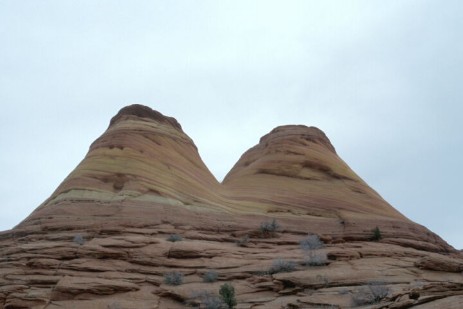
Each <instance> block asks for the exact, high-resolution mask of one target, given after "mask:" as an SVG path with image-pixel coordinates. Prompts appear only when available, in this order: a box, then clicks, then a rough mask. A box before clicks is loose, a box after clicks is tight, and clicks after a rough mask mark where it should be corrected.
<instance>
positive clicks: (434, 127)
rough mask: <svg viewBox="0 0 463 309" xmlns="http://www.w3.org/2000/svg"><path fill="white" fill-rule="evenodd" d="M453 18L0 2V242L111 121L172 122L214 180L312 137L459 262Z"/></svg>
mask: <svg viewBox="0 0 463 309" xmlns="http://www.w3.org/2000/svg"><path fill="white" fill-rule="evenodd" d="M462 12H463V2H461V1H457V0H456V1H425V0H419V1H407V0H400V1H372V0H368V1H347V0H340V1H327V0H323V1H322V0H320V1H287V0H285V1H269V0H265V1H248V0H247V1H236V0H234V1H216V0H214V1H132V0H131V1H115V0H108V1H102V0H99V1H95V0H91V1H83V0H79V1H77V0H76V1H62V0H56V1H16V0H2V1H1V2H0V102H1V112H0V147H1V148H0V150H1V151H0V168H1V170H0V171H1V173H0V230H5V229H9V228H12V227H13V226H14V225H16V224H18V223H19V222H20V221H21V220H22V219H23V218H25V217H26V216H27V215H28V214H29V213H30V212H32V211H33V210H34V209H35V208H36V207H37V206H38V205H39V204H41V203H42V202H43V201H44V200H45V199H46V198H47V197H48V196H49V195H50V194H51V193H52V192H53V191H54V189H55V188H56V187H57V186H58V185H59V183H60V182H61V181H62V180H63V179H64V178H65V177H66V176H67V175H68V174H69V173H70V172H71V171H72V170H73V169H74V168H75V167H76V165H77V164H78V163H79V162H80V161H81V160H82V159H83V157H84V156H85V154H86V152H87V150H88V147H89V146H90V143H91V142H93V141H94V140H95V139H96V138H97V137H98V136H100V135H101V134H102V133H103V132H104V130H105V129H106V128H107V126H108V124H109V120H110V118H111V117H112V116H113V115H114V114H116V113H117V111H118V110H119V109H120V108H121V107H123V106H125V105H129V104H133V103H140V104H145V105H148V106H150V107H152V108H153V109H156V110H158V111H160V112H162V113H163V114H165V115H169V116H173V117H175V118H176V119H177V120H178V121H179V122H180V123H181V125H182V126H183V129H184V131H185V132H186V133H187V134H188V135H189V136H190V137H191V138H192V139H193V140H194V141H195V143H196V145H197V146H198V148H199V151H200V154H201V156H202V158H203V160H204V161H205V163H206V164H207V165H208V167H209V168H210V170H211V171H212V173H213V174H214V175H215V176H216V177H217V178H218V179H219V180H221V179H222V178H223V177H224V176H225V174H226V173H227V172H228V171H229V169H230V168H231V167H232V166H233V165H234V163H235V162H236V161H237V160H238V158H239V157H240V156H241V154H242V153H243V152H244V151H246V150H247V149H248V148H250V147H252V146H253V145H255V144H256V143H258V140H259V138H260V137H261V136H262V135H264V134H266V133H268V132H269V131H270V130H271V129H272V128H274V127H276V126H278V125H283V124H305V125H309V126H310V125H313V126H317V127H319V128H320V129H322V130H323V131H325V133H326V134H327V135H328V137H329V138H330V139H331V142H332V143H333V145H334V146H335V148H336V149H337V152H338V154H339V155H340V156H341V158H343V159H344V160H345V161H346V162H347V163H348V164H349V165H350V166H351V168H352V169H353V170H354V171H356V172H357V174H359V175H360V176H361V177H362V178H363V179H364V180H365V181H367V182H368V183H369V184H370V185H371V186H372V187H373V188H374V189H375V190H377V191H378V192H379V193H380V194H381V195H382V196H383V197H384V198H385V199H386V200H387V201H389V202H390V203H391V204H392V205H393V206H394V207H395V208H397V209H398V210H399V211H400V212H402V213H403V214H405V215H406V216H407V217H409V218H410V219H412V220H414V221H415V222H417V223H420V224H422V225H425V226H426V227H428V228H430V229H431V230H432V231H434V232H436V233H437V234H439V235H440V236H442V237H443V238H444V239H445V240H447V241H448V242H449V243H450V244H451V245H453V246H455V247H456V248H463V233H462V232H463V225H462V218H463V207H462V203H461V195H462V193H461V192H462V191H461V190H462V189H463V188H462V182H461V177H462V175H463V164H462V159H461V158H462V155H461V152H462V150H463V138H462V132H463V124H462V122H463V121H462V119H463V117H462V112H463V102H462V98H463V78H462V72H463V39H462V38H463V13H462Z"/></svg>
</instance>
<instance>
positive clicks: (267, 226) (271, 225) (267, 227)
mask: <svg viewBox="0 0 463 309" xmlns="http://www.w3.org/2000/svg"><path fill="white" fill-rule="evenodd" d="M279 228H280V225H279V224H278V222H277V220H275V219H273V220H272V221H265V222H262V223H261V224H260V231H261V232H262V234H266V235H268V234H274V233H275V232H276V231H277V230H278V229H279Z"/></svg>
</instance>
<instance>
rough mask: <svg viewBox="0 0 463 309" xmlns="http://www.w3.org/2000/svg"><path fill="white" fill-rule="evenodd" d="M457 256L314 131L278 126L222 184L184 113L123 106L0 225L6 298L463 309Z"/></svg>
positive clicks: (72, 303)
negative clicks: (83, 152) (78, 155)
mask: <svg viewBox="0 0 463 309" xmlns="http://www.w3.org/2000/svg"><path fill="white" fill-rule="evenodd" d="M462 271H463V256H462V254H461V252H458V251H456V250H455V249H454V248H452V247H451V246H449V245H448V244H447V243H446V242H445V241H444V240H442V239H441V238H440V237H439V236H437V235H436V234H434V233H432V232H431V231H429V230H428V229H426V228H425V227H423V226H421V225H418V224H416V223H414V222H412V221H410V220H409V219H407V218H406V217H405V216H403V215H402V214H401V213H400V212H398V211H397V210H396V209H394V208H393V207H392V206H391V205H389V204H388V203H387V202H386V201H384V200H383V199H382V198H381V197H380V196H379V195H378V194H377V193H376V192H375V191H374V190H373V189H371V188H370V187H369V186H368V185H367V184H366V183H365V182H364V181H363V180H362V179H360V178H359V177H358V176H357V175H356V174H355V173H354V172H353V171H352V170H351V169H350V168H349V167H348V166H347V164H346V163H345V162H343V161H342V160H341V159H340V158H339V157H338V155H337V154H336V151H335V148H334V147H333V146H332V145H331V143H330V141H329V139H328V138H327V137H326V135H325V134H324V133H323V132H322V131H320V130H319V129H317V128H313V127H306V126H282V127H278V128H276V129H274V130H273V131H271V132H270V133H269V134H267V135H266V136H264V137H263V138H262V139H261V140H260V142H259V143H258V144H257V145H256V146H254V147H253V148H251V149H250V150H249V151H247V152H246V153H245V154H244V155H243V156H242V157H241V158H240V160H239V161H238V162H237V164H236V165H235V166H234V167H233V169H232V170H231V171H230V173H229V174H228V175H227V176H226V177H225V179H224V181H223V182H222V183H219V182H218V181H217V180H216V179H215V178H214V177H213V175H212V174H211V173H210V172H209V170H208V169H207V167H206V166H205V164H204V163H203V162H202V160H201V158H200V156H199V154H198V152H197V148H196V146H195V145H194V143H193V141H192V140H191V139H190V138H189V137H188V136H187V135H186V134H185V133H184V132H183V131H182V128H181V126H180V124H179V123H178V122H177V121H176V120H175V119H174V118H171V117H166V116H164V115H162V114H161V113H159V112H156V111H153V110H151V109H150V108H148V107H146V106H141V105H132V106H129V107H126V108H124V109H122V110H121V111H120V112H119V113H118V114H117V115H116V116H115V117H113V119H112V120H111V123H110V126H109V128H108V129H107V131H106V132H105V133H104V134H103V135H102V136H101V137H100V138H98V139H97V140H96V141H95V142H94V143H93V144H92V145H91V147H90V150H89V152H88V154H87V156H86V157H85V158H84V160H83V161H82V162H81V163H80V164H79V165H78V166H77V167H76V169H75V170H74V171H73V172H72V173H71V174H70V175H69V176H68V177H67V178H66V179H65V180H64V181H63V183H62V184H61V185H60V186H59V187H58V188H57V189H56V191H55V192H54V193H53V194H52V195H51V196H50V198H48V199H47V200H46V201H45V202H44V203H43V204H42V205H40V206H39V207H38V208H37V209H36V210H35V211H34V212H33V213H32V214H31V215H30V216H29V217H28V218H26V219H25V220H24V221H23V222H21V223H20V224H19V225H18V226H17V227H15V228H14V229H12V230H9V231H4V232H1V233H0V307H2V308H9V309H13V308H16V309H18V308H37V309H38V308H40V309H44V308H46V309H52V308H101V309H103V308H105V309H106V308H109V309H118V308H133V309H135V308H137V309H139V308H188V307H196V308H221V306H222V307H223V304H221V303H220V302H221V300H222V299H221V298H220V297H219V290H220V288H221V286H223V285H224V284H225V283H229V284H231V285H232V286H233V287H234V291H235V297H234V298H235V299H236V303H237V304H236V308H352V307H360V308H421V309H423V308H455V309H457V308H461V306H462V305H461V304H463V275H462Z"/></svg>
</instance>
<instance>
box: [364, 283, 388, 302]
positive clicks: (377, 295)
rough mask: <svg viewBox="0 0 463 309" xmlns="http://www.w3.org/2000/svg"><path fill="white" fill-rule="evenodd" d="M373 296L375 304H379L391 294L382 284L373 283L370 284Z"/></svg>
mask: <svg viewBox="0 0 463 309" xmlns="http://www.w3.org/2000/svg"><path fill="white" fill-rule="evenodd" d="M368 288H369V289H370V292H371V294H372V295H373V302H374V303H378V302H380V301H381V300H382V299H383V298H385V297H386V296H387V294H389V289H388V288H387V286H386V285H384V283H382V282H371V283H370V284H368Z"/></svg>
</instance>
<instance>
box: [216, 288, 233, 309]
mask: <svg viewBox="0 0 463 309" xmlns="http://www.w3.org/2000/svg"><path fill="white" fill-rule="evenodd" d="M219 294H220V296H221V297H222V300H223V302H224V303H225V304H226V305H227V306H228V308H230V309H232V308H233V307H235V306H236V298H235V288H234V287H233V285H231V284H230V283H225V284H224V285H222V286H220V290H219Z"/></svg>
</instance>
